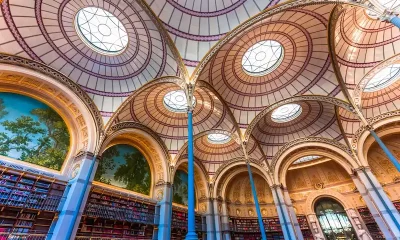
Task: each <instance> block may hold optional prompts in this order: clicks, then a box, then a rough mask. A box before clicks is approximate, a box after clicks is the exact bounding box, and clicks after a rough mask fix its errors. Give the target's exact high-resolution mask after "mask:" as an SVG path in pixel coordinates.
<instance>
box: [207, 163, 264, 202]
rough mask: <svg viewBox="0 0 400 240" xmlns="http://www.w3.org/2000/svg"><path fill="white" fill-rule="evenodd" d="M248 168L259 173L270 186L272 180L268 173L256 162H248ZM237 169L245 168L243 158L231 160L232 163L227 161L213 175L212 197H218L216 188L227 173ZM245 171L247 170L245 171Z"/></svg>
mask: <svg viewBox="0 0 400 240" xmlns="http://www.w3.org/2000/svg"><path fill="white" fill-rule="evenodd" d="M250 166H251V167H252V168H254V169H256V170H257V171H259V172H260V174H261V176H262V177H263V178H264V179H265V181H267V183H268V184H269V185H270V186H272V179H271V176H270V175H269V173H268V172H267V171H266V169H264V168H263V167H262V166H260V165H259V164H258V163H257V162H254V161H250ZM237 167H246V161H245V159H244V158H238V159H233V160H232V161H229V162H228V163H226V164H224V165H222V166H221V167H220V168H219V169H218V171H217V172H216V173H215V175H214V178H213V179H212V183H213V184H214V189H213V192H212V196H213V197H215V198H216V197H218V192H217V190H218V188H219V185H220V184H221V181H223V178H224V176H225V175H226V174H229V171H230V170H232V169H234V168H237ZM246 171H247V169H246Z"/></svg>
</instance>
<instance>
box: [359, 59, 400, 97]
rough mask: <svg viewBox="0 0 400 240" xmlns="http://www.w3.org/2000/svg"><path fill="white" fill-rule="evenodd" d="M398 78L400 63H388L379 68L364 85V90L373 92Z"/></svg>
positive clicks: (399, 75) (399, 76)
mask: <svg viewBox="0 0 400 240" xmlns="http://www.w3.org/2000/svg"><path fill="white" fill-rule="evenodd" d="M399 78H400V64H393V65H390V66H388V67H386V68H384V69H382V70H380V71H379V72H378V73H377V74H375V76H374V77H373V78H371V79H370V80H369V82H368V83H367V84H366V85H365V88H364V92H375V91H378V90H381V89H383V88H385V87H387V86H389V85H391V84H392V83H394V82H396V81H397V80H398V79H399Z"/></svg>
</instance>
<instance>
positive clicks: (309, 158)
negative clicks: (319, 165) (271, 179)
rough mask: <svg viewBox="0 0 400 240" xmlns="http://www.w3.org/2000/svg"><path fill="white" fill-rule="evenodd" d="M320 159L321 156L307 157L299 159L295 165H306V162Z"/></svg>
mask: <svg viewBox="0 0 400 240" xmlns="http://www.w3.org/2000/svg"><path fill="white" fill-rule="evenodd" d="M318 158H320V156H305V157H301V158H299V159H297V160H296V161H294V162H293V164H299V163H304V162H309V161H312V160H315V159H318Z"/></svg>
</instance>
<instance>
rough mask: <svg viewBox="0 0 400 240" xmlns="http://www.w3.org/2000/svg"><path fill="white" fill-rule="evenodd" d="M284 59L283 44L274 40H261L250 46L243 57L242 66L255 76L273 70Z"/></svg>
mask: <svg viewBox="0 0 400 240" xmlns="http://www.w3.org/2000/svg"><path fill="white" fill-rule="evenodd" d="M282 59H283V47H282V45H281V44H280V43H279V42H277V41H273V40H266V41H261V42H258V43H256V44H254V45H253V46H252V47H250V48H249V49H248V50H247V51H246V53H245V54H244V56H243V58H242V67H243V69H244V70H245V71H246V72H247V73H248V74H249V75H253V76H261V75H265V74H267V73H270V72H272V71H273V70H274V69H275V68H277V67H278V66H279V64H280V63H281V62H282Z"/></svg>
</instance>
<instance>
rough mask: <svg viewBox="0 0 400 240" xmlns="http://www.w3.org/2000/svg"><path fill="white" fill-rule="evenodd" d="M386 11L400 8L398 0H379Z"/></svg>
mask: <svg viewBox="0 0 400 240" xmlns="http://www.w3.org/2000/svg"><path fill="white" fill-rule="evenodd" d="M379 3H380V4H382V6H384V7H385V8H386V9H397V8H399V7H400V0H379Z"/></svg>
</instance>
